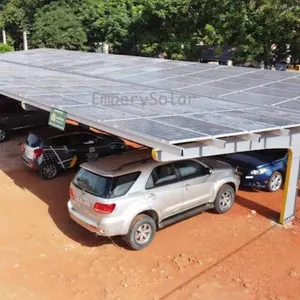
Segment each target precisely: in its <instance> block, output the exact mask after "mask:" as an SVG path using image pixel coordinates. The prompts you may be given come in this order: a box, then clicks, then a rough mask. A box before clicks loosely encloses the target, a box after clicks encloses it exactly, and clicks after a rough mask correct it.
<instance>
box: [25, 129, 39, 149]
mask: <svg viewBox="0 0 300 300" xmlns="http://www.w3.org/2000/svg"><path fill="white" fill-rule="evenodd" d="M26 144H27V145H28V146H29V147H32V148H36V147H40V146H41V144H42V140H41V139H40V138H39V137H38V136H37V135H35V134H33V133H30V134H29V135H28V137H27V139H26Z"/></svg>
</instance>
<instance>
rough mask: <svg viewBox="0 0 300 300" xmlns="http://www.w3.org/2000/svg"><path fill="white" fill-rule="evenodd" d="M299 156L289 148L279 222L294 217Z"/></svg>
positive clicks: (284, 221)
mask: <svg viewBox="0 0 300 300" xmlns="http://www.w3.org/2000/svg"><path fill="white" fill-rule="evenodd" d="M299 163H300V156H299V154H298V153H297V151H295V152H293V151H292V150H291V149H289V158H288V164H287V170H286V178H285V184H284V199H283V204H282V209H281V213H280V219H279V222H280V223H281V224H284V223H287V222H289V221H291V220H293V219H294V217H295V214H296V202H297V197H298V179H299Z"/></svg>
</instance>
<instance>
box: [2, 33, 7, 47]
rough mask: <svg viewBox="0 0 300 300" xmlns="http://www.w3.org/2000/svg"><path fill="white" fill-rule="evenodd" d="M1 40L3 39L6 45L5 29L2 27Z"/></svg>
mask: <svg viewBox="0 0 300 300" xmlns="http://www.w3.org/2000/svg"><path fill="white" fill-rule="evenodd" d="M2 40H3V44H4V45H6V44H7V40H6V31H5V29H2Z"/></svg>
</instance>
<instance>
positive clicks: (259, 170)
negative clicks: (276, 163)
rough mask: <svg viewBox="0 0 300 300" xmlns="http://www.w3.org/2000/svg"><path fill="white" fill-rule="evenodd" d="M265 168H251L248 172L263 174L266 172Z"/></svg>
mask: <svg viewBox="0 0 300 300" xmlns="http://www.w3.org/2000/svg"><path fill="white" fill-rule="evenodd" d="M266 170H267V169H266V168H261V169H257V170H252V171H251V172H250V174H251V175H261V174H264V173H265V172H266Z"/></svg>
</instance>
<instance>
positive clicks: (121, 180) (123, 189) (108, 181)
mask: <svg viewBox="0 0 300 300" xmlns="http://www.w3.org/2000/svg"><path fill="white" fill-rule="evenodd" d="M139 175H140V172H135V173H130V174H126V175H122V176H118V177H106V176H101V175H97V174H95V173H92V172H90V171H88V170H86V169H83V168H81V169H80V171H79V172H78V173H77V174H76V176H75V178H74V180H73V184H74V185H75V186H76V187H78V188H80V189H81V190H84V191H85V192H87V193H89V194H92V195H95V196H97V197H100V198H106V199H108V198H116V197H121V196H124V195H125V194H126V193H127V192H128V191H129V190H130V188H131V187H132V185H133V184H134V183H135V181H136V180H137V178H138V177H139Z"/></svg>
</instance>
